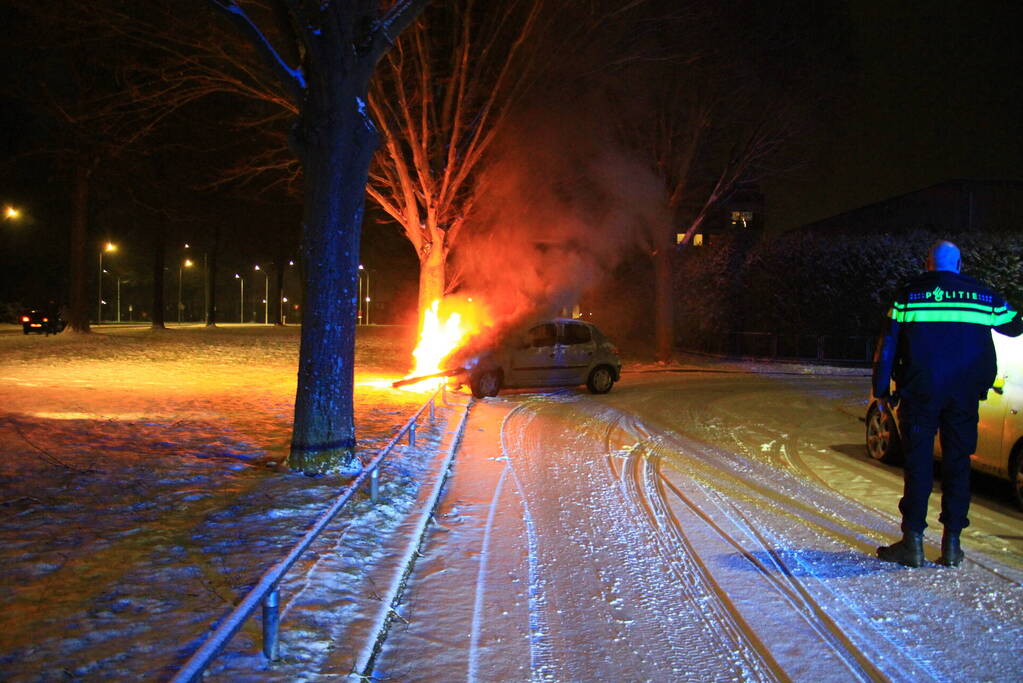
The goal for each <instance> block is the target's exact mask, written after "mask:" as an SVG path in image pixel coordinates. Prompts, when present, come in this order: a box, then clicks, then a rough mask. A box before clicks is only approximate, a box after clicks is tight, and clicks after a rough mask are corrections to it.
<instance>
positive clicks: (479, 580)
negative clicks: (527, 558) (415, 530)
mask: <svg viewBox="0 0 1023 683" xmlns="http://www.w3.org/2000/svg"><path fill="white" fill-rule="evenodd" d="M509 469H510V468H509V465H508V462H507V458H506V462H505V466H504V469H503V470H501V477H500V478H499V479H498V480H497V485H496V486H495V487H494V496H493V498H491V499H490V510H489V512H488V513H487V526H486V528H485V529H484V530H483V546H482V548H481V549H480V566H479V571H477V573H476V600H475V603H474V604H473V608H472V630H471V631H470V636H469V675H468V678H469V680H470V681H475V680H476V677H477V675H478V672H479V641H480V631H481V630H482V629H483V596H484V595H485V594H486V585H487V574H486V572H487V560H488V559H489V557H490V537H491V534H492V531H493V529H494V516H495V515H496V514H497V503H498V501H499V500H500V498H501V490H502V489H503V488H504V480H505V478H506V477H507V476H508V471H509Z"/></svg>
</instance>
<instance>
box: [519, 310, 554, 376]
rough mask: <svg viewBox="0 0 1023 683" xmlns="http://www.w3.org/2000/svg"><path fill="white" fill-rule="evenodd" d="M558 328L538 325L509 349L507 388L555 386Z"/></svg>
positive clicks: (549, 324) (550, 324)
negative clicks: (514, 346)
mask: <svg viewBox="0 0 1023 683" xmlns="http://www.w3.org/2000/svg"><path fill="white" fill-rule="evenodd" d="M557 347H558V326H557V324H556V323H553V322H549V323H541V324H539V325H535V326H533V327H531V328H529V330H528V331H527V332H526V336H525V339H524V341H523V343H522V344H520V345H519V346H518V347H517V348H514V349H512V352H511V363H510V368H509V370H510V375H511V376H510V377H509V378H508V379H509V381H508V384H509V385H510V386H520V387H542V386H550V385H551V384H555V383H556V378H555V375H554V370H555V368H556V366H557V364H558V358H559V354H558V348H557Z"/></svg>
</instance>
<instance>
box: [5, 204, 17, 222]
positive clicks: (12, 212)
mask: <svg viewBox="0 0 1023 683" xmlns="http://www.w3.org/2000/svg"><path fill="white" fill-rule="evenodd" d="M20 216H21V211H19V210H18V209H16V208H14V207H13V206H11V205H7V206H5V207H4V217H5V218H10V219H11V220H14V219H16V218H18V217H20Z"/></svg>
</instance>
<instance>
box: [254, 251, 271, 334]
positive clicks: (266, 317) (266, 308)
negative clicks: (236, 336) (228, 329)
mask: <svg viewBox="0 0 1023 683" xmlns="http://www.w3.org/2000/svg"><path fill="white" fill-rule="evenodd" d="M259 269H260V268H259V264H258V263H257V264H256V267H255V270H259ZM263 275H264V276H265V279H264V287H263V324H264V325H269V324H270V273H269V272H267V271H265V270H264V271H263Z"/></svg>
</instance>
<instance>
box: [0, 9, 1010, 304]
mask: <svg viewBox="0 0 1023 683" xmlns="http://www.w3.org/2000/svg"><path fill="white" fill-rule="evenodd" d="M798 5H799V3H797V4H796V5H789V4H787V3H779V4H778V5H777V7H778V9H779V12H780V11H782V10H784V11H787V12H791V11H792V7H794V6H798ZM804 6H805V3H804ZM829 7H830V6H829ZM843 7H844V9H842V8H843ZM1021 7H1023V5H1021V3H1018V2H1009V1H1006V2H997V1H991V0H974V1H972V2H967V1H965V0H964V1H951V0H950V1H944V2H933V3H887V2H877V1H867V0H846V2H845V3H842V4H841V5H839V4H836V5H835V6H834V7H830V9H829V10H828V11H829V12H831V13H835V12H837V14H838V15H840V16H841V19H842V21H841V26H842V31H843V35H841V36H838V40H837V41H836V42H835V45H834V50H836V51H841V53H842V54H841V55H840V59H838V60H837V61H838V62H839V63H841V64H842V65H843V66H842V69H843V71H842V72H841V73H839V74H833V75H832V77H831V85H830V90H829V91H827V92H825V93H823V99H824V100H825V101H826V104H825V106H824V107H823V112H824V113H823V114H822V115H821V121H822V124H821V125H819V126H818V127H817V128H816V129H814V130H813V131H811V132H808V133H807V136H806V138H807V139H804V140H802V141H801V142H802V145H801V146H800V149H799V151H798V158H794V159H791V160H786V162H787V165H788V167H789V170H787V171H785V172H783V173H781V174H779V175H777V176H775V177H772V178H770V179H769V180H767V181H765V182H764V184H763V190H764V193H765V200H766V203H767V219H766V220H767V229H768V231H769V232H772V233H774V232H779V231H783V230H787V229H791V228H794V227H797V226H799V225H802V224H804V223H807V222H810V221H813V220H817V219H820V218H824V217H827V216H830V215H834V214H836V213H840V212H842V211H845V210H848V209H852V208H856V207H858V206H862V205H865V204H869V203H872V202H875V201H879V200H882V199H885V198H888V197H891V196H894V195H898V194H901V193H905V192H909V191H913V190H916V189H919V188H922V187H926V186H929V185H932V184H935V183H939V182H942V181H945V180H948V179H952V178H977V179H995V178H1018V177H1020V175H1021V174H1020V173H1019V170H1018V164H1019V160H1020V158H1021V156H1023V144H1021V137H1020V124H1019V122H1020V121H1021V120H1023V89H1021V87H1020V81H1019V76H1018V75H1019V74H1020V73H1023V48H1021V41H1020V39H1019V36H1018V29H1019V27H1020V25H1021V22H1020V19H1021V18H1023V10H1021V9H1020V8H1021ZM836 8H837V9H836ZM0 10H2V7H0ZM761 10H762V11H764V12H769V11H771V5H764V4H762V5H761ZM794 25H796V26H798V25H799V24H798V22H796V23H795V24H794ZM811 28H812V27H811ZM5 30H6V31H7V32H10V30H11V29H10V27H8V28H7V29H5ZM800 30H806V29H805V27H803V28H802V29H800ZM833 39H834V36H829V34H828V33H826V32H822V33H821V37H820V40H821V41H825V40H833ZM818 48H819V49H823V50H830V49H831V46H830V45H827V44H825V45H820V46H818ZM7 49H8V51H7V52H6V53H5V58H4V66H5V70H6V71H7V72H8V73H10V71H11V70H14V69H17V68H19V64H18V60H17V58H16V57H17V55H13V54H11V52H10V51H9V48H7ZM5 80H7V79H5ZM2 96H3V106H2V107H0V126H2V129H3V135H0V149H2V158H3V164H2V166H0V183H2V184H0V203H2V204H7V203H14V204H19V205H26V206H28V207H29V210H31V209H32V205H33V203H35V204H36V205H37V206H38V205H40V204H44V203H45V204H49V205H50V206H48V207H47V209H46V211H48V212H49V213H48V214H47V215H48V216H49V217H50V218H51V220H50V221H49V223H53V224H46V223H47V221H40V222H39V224H38V225H37V227H36V228H35V229H37V230H47V231H49V230H54V231H60V230H63V226H62V225H58V224H59V223H60V222H61V221H63V220H64V216H65V213H64V212H61V211H57V210H55V208H56V207H54V206H53V203H54V202H57V203H59V202H60V198H59V197H60V195H61V194H62V193H61V192H60V190H61V188H62V183H63V182H64V181H63V177H62V175H61V173H60V169H57V168H54V167H53V166H52V165H49V164H48V163H46V162H45V161H43V160H41V159H40V158H38V157H34V156H31V154H30V153H31V152H33V150H34V149H35V148H42V147H45V146H46V144H47V142H49V141H48V140H47V135H48V130H49V129H48V128H46V127H44V126H38V125H33V124H34V122H33V121H31V120H26V109H25V108H24V107H22V106H19V104H18V103H17V101H16V98H17V93H12V92H9V91H8V92H5V93H2ZM26 154H28V155H27V156H26ZM296 201H297V200H296ZM198 205H201V202H200V203H198ZM35 213H36V215H37V216H41V215H43V214H44V211H40V210H38V209H37V210H36V212H35ZM259 214H260V211H259V209H258V208H256V209H252V210H251V211H250V213H249V217H247V220H249V219H251V220H258V219H259ZM370 225H371V226H372V227H371V229H368V230H367V231H366V232H365V238H364V243H365V245H366V249H367V250H368V253H369V254H370V255H372V254H374V253H379V254H381V256H379V260H380V261H381V267H386V266H387V264H388V263H393V262H394V261H393V259H390V260H389V259H388V256H387V254H388V253H392V252H397V253H399V254H400V255H401V258H400V259H399V261H398V262H400V263H406V262H409V263H411V264H412V265H413V266H414V256H412V257H411V261H409V256H410V254H409V253H404V252H405V251H408V250H406V249H405V248H404V246H403V244H402V243H403V240H402V238H400V236H399V233H398V232H397V230H396V229H393V230H392V229H389V228H387V227H383V226H380V225H379V223H378V221H376V220H374V221H371V223H370ZM8 227H9V226H4V228H5V229H7V228H8ZM27 227H28V226H26V228H27ZM51 237H52V238H50V237H47V238H43V239H38V240H37V239H31V240H29V239H27V238H25V237H19V238H17V244H15V243H14V242H12V238H11V236H10V235H6V236H5V237H4V240H3V241H0V245H3V246H4V250H5V251H7V252H8V253H7V254H6V255H5V256H4V261H5V263H9V262H10V259H11V256H12V254H11V251H12V249H14V248H17V249H19V250H22V251H23V252H24V251H25V250H37V251H38V253H39V255H40V258H43V259H46V260H47V261H54V260H56V262H57V263H58V266H57V267H58V269H59V267H60V266H59V263H60V262H62V261H63V259H64V257H63V256H61V255H60V252H61V250H62V249H64V248H65V236H64V235H53V236H51ZM33 245H34V246H33ZM371 257H372V256H371ZM258 258H266V257H265V256H261V255H259V254H256V253H253V254H251V257H250V260H252V259H258ZM19 259H20V256H19ZM227 267H231V268H233V267H235V266H232V265H227ZM43 270H46V269H43ZM8 272H10V271H8ZM19 272H20V274H19V276H18V277H19V278H23V277H24V271H23V270H22V271H19ZM46 277H47V278H49V277H52V273H48V274H47V275H46ZM7 279H8V280H9V279H10V277H9V276H8V278H7ZM5 285H6V287H5V288H4V291H6V292H7V293H8V296H13V297H16V296H17V290H18V283H16V282H14V283H12V282H7V283H5ZM413 285H414V281H409V282H407V283H406V285H405V286H406V287H407V286H413Z"/></svg>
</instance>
